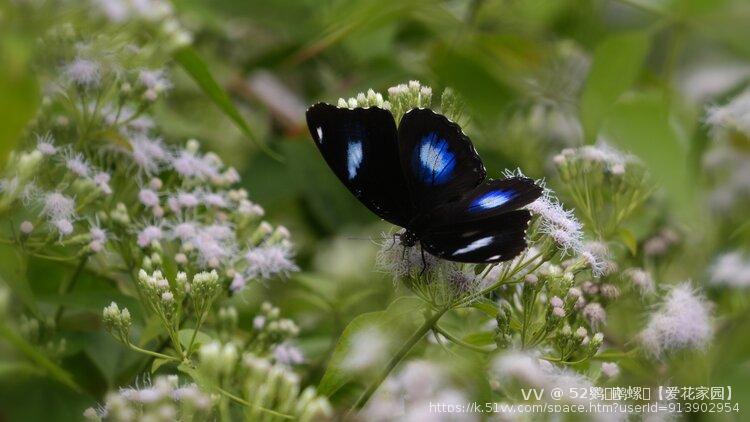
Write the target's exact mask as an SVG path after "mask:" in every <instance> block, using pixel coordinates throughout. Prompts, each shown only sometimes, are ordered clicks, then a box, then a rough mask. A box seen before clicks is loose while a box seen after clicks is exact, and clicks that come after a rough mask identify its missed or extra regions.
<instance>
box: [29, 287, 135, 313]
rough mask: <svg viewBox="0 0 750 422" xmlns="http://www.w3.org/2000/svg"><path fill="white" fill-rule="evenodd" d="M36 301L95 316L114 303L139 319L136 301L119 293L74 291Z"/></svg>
mask: <svg viewBox="0 0 750 422" xmlns="http://www.w3.org/2000/svg"><path fill="white" fill-rule="evenodd" d="M38 301H39V302H40V303H46V304H50V305H64V306H65V307H66V308H69V309H77V310H85V311H91V312H93V313H96V314H100V313H101V312H102V309H104V307H105V306H108V305H109V304H110V303H112V302H115V303H117V305H118V306H120V308H123V307H124V308H128V311H130V313H131V315H133V317H134V318H136V319H138V320H140V319H141V308H140V305H139V304H138V301H137V300H136V299H135V298H133V297H130V296H126V295H124V294H122V293H119V292H111V291H103V290H74V291H72V292H70V293H66V294H62V295H60V294H55V295H50V296H41V297H39V298H38Z"/></svg>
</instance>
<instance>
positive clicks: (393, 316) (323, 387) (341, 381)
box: [318, 296, 424, 396]
mask: <svg viewBox="0 0 750 422" xmlns="http://www.w3.org/2000/svg"><path fill="white" fill-rule="evenodd" d="M422 311H423V302H422V301H421V300H420V299H418V298H416V297H413V296H408V297H400V298H398V299H396V300H394V301H393V302H392V303H391V304H390V305H389V306H388V308H387V309H386V310H384V311H377V312H369V313H365V314H362V315H359V316H357V317H356V318H354V319H353V320H352V322H350V323H349V325H347V326H346V328H345V329H344V332H343V333H341V337H339V340H338V342H337V343H336V347H335V348H334V350H333V354H332V355H331V359H330V361H329V362H328V367H327V368H326V372H325V374H323V378H322V379H321V380H320V384H319V385H318V392H319V393H320V394H323V395H326V396H331V395H333V394H334V393H335V392H336V391H338V390H339V389H340V388H341V387H343V386H344V385H345V384H347V383H349V382H351V381H353V380H354V377H355V375H357V374H355V373H353V372H352V371H348V370H346V369H345V368H344V367H343V363H344V361H345V359H346V358H347V356H348V355H349V353H350V352H351V349H352V337H353V336H354V335H355V334H356V333H359V332H361V331H363V330H367V329H372V328H375V329H379V330H381V332H383V333H384V334H388V336H389V339H390V340H391V341H390V343H391V346H393V347H392V348H394V349H395V348H397V347H398V346H399V345H400V341H399V340H401V339H403V338H406V337H407V336H408V335H409V334H411V332H413V331H414V330H415V329H416V327H417V326H418V324H419V323H420V322H421V321H422V319H423V317H424V315H423V313H422Z"/></svg>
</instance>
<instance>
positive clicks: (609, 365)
mask: <svg viewBox="0 0 750 422" xmlns="http://www.w3.org/2000/svg"><path fill="white" fill-rule="evenodd" d="M602 374H604V376H606V377H607V378H614V377H616V376H618V375H620V367H619V366H618V365H617V364H616V363H614V362H602Z"/></svg>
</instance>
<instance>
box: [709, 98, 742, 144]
mask: <svg viewBox="0 0 750 422" xmlns="http://www.w3.org/2000/svg"><path fill="white" fill-rule="evenodd" d="M706 114H707V116H706V123H707V124H708V125H710V126H711V128H712V130H713V131H714V135H715V136H721V132H723V131H737V132H740V133H742V134H744V135H745V136H750V90H746V91H745V92H743V93H741V94H740V95H738V96H737V97H735V98H734V99H732V100H731V101H730V102H728V103H727V104H725V105H723V106H711V107H709V108H708V110H707V113H706Z"/></svg>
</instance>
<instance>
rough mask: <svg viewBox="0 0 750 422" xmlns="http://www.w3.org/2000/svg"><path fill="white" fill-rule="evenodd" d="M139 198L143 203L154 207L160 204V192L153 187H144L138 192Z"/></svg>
mask: <svg viewBox="0 0 750 422" xmlns="http://www.w3.org/2000/svg"><path fill="white" fill-rule="evenodd" d="M138 200H139V201H141V204H143V205H145V206H147V207H149V208H152V207H155V206H157V205H159V194H157V193H156V192H154V191H153V190H151V189H146V188H144V189H141V190H140V191H139V192H138Z"/></svg>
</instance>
